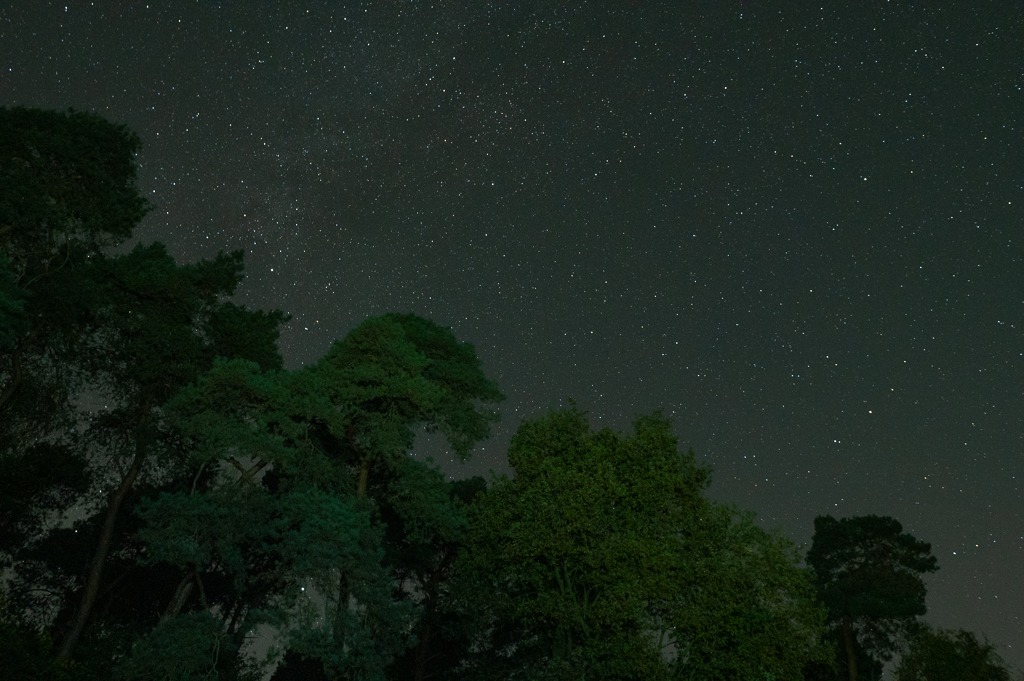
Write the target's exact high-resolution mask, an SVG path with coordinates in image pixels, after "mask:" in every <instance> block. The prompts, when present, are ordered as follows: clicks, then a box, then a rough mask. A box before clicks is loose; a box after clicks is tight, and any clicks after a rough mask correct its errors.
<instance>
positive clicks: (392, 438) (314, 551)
mask: <svg viewBox="0 0 1024 681" xmlns="http://www.w3.org/2000/svg"><path fill="white" fill-rule="evenodd" d="M500 397H501V394H500V392H498V390H497V388H496V387H495V386H494V384H493V383H492V382H490V381H489V380H488V379H487V378H486V377H485V376H484V375H483V373H482V371H481V369H480V363H479V360H478V359H477V357H476V354H475V351H474V350H473V348H472V346H470V345H468V344H465V343H460V342H459V341H457V340H456V339H455V337H454V336H453V335H452V333H451V332H450V331H449V330H447V329H444V328H442V327H439V326H437V325H436V324H434V323H433V322H430V321H428V320H425V319H422V318H419V317H415V316H413V315H387V316H385V317H379V318H372V319H370V320H367V321H366V322H364V323H363V324H361V325H360V326H359V327H357V328H356V329H355V330H353V331H352V332H351V333H350V334H349V335H348V336H346V338H344V339H343V340H341V341H339V342H338V343H336V344H335V345H334V346H333V347H332V348H331V350H330V352H329V353H328V354H327V355H326V356H325V358H324V359H323V360H321V361H320V362H318V363H317V364H316V365H314V366H313V367H310V368H307V369H300V370H298V371H295V372H284V371H280V370H274V371H264V370H262V368H261V367H259V366H257V365H255V364H253V363H251V362H244V361H238V360H222V361H219V362H217V363H216V364H215V366H214V367H213V369H212V370H210V371H209V372H208V373H206V374H205V375H204V376H202V377H200V379H199V380H198V381H196V382H195V383H194V384H193V385H191V386H190V387H188V388H186V389H184V390H182V391H181V392H180V393H179V394H178V395H177V396H176V397H175V398H174V399H173V400H172V401H171V403H170V404H169V405H168V408H167V413H168V416H169V418H171V420H172V422H173V424H174V429H175V431H176V432H177V433H178V434H180V435H181V436H182V437H183V438H184V439H185V440H186V442H187V446H186V450H187V455H186V456H187V460H188V461H189V462H190V463H189V464H188V466H189V469H190V470H193V471H195V478H194V480H195V481H194V482H193V483H192V484H191V485H189V486H187V487H181V488H179V489H176V490H173V491H168V492H165V493H164V494H162V495H160V497H158V498H157V499H155V500H153V501H151V502H147V503H146V504H145V505H144V506H143V508H142V510H141V516H142V518H143V521H144V523H145V525H144V527H143V529H142V530H141V531H140V535H139V536H140V537H141V538H142V539H143V540H144V543H145V546H146V547H147V548H146V554H145V555H146V560H147V561H151V562H154V563H164V564H172V565H174V566H175V567H176V568H177V569H179V570H180V571H181V572H182V580H181V583H180V585H179V589H178V590H176V595H175V596H174V597H173V598H172V599H171V603H172V605H171V606H170V607H169V608H168V610H167V613H168V614H169V615H171V616H177V615H178V614H179V613H180V614H181V615H186V614H188V613H189V612H194V611H206V612H216V613H218V617H221V618H222V619H223V620H224V622H223V629H224V630H225V631H227V632H229V634H232V635H233V634H235V633H238V632H244V631H246V630H249V629H251V628H252V627H254V626H257V625H259V624H261V623H270V624H273V625H274V626H275V627H276V628H278V629H279V630H280V631H281V632H282V635H283V637H284V645H285V648H286V649H287V652H288V653H289V654H288V655H287V656H286V660H287V664H302V665H305V666H307V667H308V666H309V665H311V664H312V665H313V666H317V665H319V667H320V669H321V670H322V671H323V672H324V673H325V674H326V675H327V676H328V677H329V678H359V679H378V678H383V675H384V673H385V670H386V668H387V667H388V665H389V664H391V663H392V661H393V660H394V659H395V657H396V656H397V655H398V654H399V653H401V652H402V651H404V650H405V649H406V648H407V647H409V645H410V643H411V639H410V635H411V633H412V632H413V631H422V630H423V627H421V626H419V625H418V623H417V621H416V616H417V614H418V613H419V612H421V611H422V610H423V609H424V607H426V600H427V598H428V597H429V594H430V592H431V590H432V589H436V586H435V585H434V584H432V583H431V578H432V576H435V575H438V574H440V573H441V572H443V571H444V561H445V558H444V544H445V543H446V542H453V541H456V540H457V537H458V536H459V535H460V533H461V532H462V531H463V529H464V526H465V515H464V512H463V511H462V510H461V508H460V507H459V505H458V504H456V503H454V501H453V498H452V495H451V494H450V492H449V490H448V489H447V486H446V485H445V483H444V480H443V477H442V476H441V475H440V474H439V473H437V472H436V471H434V470H433V469H431V468H429V467H428V466H427V465H426V464H424V463H422V462H419V461H416V460H414V459H412V458H410V456H409V453H410V448H411V446H412V444H413V438H414V434H415V432H416V431H417V430H419V429H426V430H432V429H436V430H439V431H441V432H442V433H443V434H444V435H445V438H446V440H447V441H448V443H449V444H450V446H451V447H452V449H453V450H454V451H455V452H456V453H457V454H460V455H466V454H468V450H469V448H470V447H471V445H472V444H473V442H475V440H477V439H479V438H480V437H483V436H485V435H486V434H487V433H488V430H489V424H490V422H491V421H493V419H494V415H493V414H492V413H491V412H489V411H485V410H484V409H482V408H481V407H480V405H479V403H481V402H493V401H496V400H497V399H499V398H500ZM304 528H308V529H304ZM317 528H319V529H317ZM439 571H440V572H439ZM215 582H216V583H220V584H223V585H224V588H223V589H222V590H221V593H220V595H219V596H218V598H219V600H216V601H215V600H214V599H213V598H212V597H211V593H212V592H211V589H210V588H209V584H211V583H215ZM199 584H203V585H204V588H202V589H200V588H199V586H198V585H199ZM413 584H418V585H419V586H421V587H423V589H422V590H417V589H416V588H413V587H412V585H413ZM303 587H308V588H309V589H310V591H311V592H312V593H315V594H316V596H315V597H313V598H312V599H311V598H310V594H308V593H304V592H303V590H302V589H303ZM204 592H205V593H206V598H205V600H204V599H203V598H202V596H203V593H204ZM412 592H415V593H416V595H413V593H412ZM140 664H141V663H140ZM285 673H286V671H285V670H282V671H281V675H284V674H285Z"/></svg>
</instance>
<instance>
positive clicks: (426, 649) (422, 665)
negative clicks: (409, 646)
mask: <svg viewBox="0 0 1024 681" xmlns="http://www.w3.org/2000/svg"><path fill="white" fill-rule="evenodd" d="M431 633H432V631H431V628H430V622H426V623H424V625H423V631H422V632H421V633H420V640H419V642H418V643H417V644H416V658H415V667H414V669H413V677H412V678H413V681H424V680H425V679H426V678H427V662H428V661H429V660H430V635H431Z"/></svg>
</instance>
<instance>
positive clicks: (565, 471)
mask: <svg viewBox="0 0 1024 681" xmlns="http://www.w3.org/2000/svg"><path fill="white" fill-rule="evenodd" d="M509 461H510V463H511V464H512V467H513V468H514V469H515V472H516V477H515V478H514V479H511V480H500V481H498V482H497V483H496V484H495V485H494V486H493V487H492V489H491V490H490V491H488V493H487V494H486V495H485V496H484V498H483V500H482V502H481V506H480V510H479V514H478V515H477V516H476V517H475V519H474V521H473V523H472V525H471V539H470V542H469V549H468V551H467V552H466V553H465V555H464V556H463V558H462V560H461V565H460V573H461V574H462V580H463V582H462V585H461V588H462V590H463V597H464V598H465V599H467V602H466V605H465V607H466V608H467V610H472V609H473V608H476V609H477V611H478V612H477V616H478V620H477V625H476V630H477V631H478V632H479V633H478V636H477V640H476V641H475V642H474V644H473V648H475V649H476V650H478V651H479V653H477V654H476V655H471V658H470V661H469V666H470V668H471V669H472V670H473V671H474V673H475V674H476V676H474V677H472V678H481V679H484V678H488V679H489V678H524V679H535V678H536V679H541V678H551V679H579V678H584V677H585V678H602V679H659V678H662V679H668V678H694V679H697V678H706V679H711V678H759V677H762V676H764V675H767V674H776V675H779V676H780V677H782V678H785V677H787V675H789V676H791V675H792V674H793V673H799V670H800V668H801V666H802V664H803V662H804V661H805V660H806V659H807V658H808V657H812V656H813V654H814V653H813V651H814V650H815V647H816V644H817V640H818V638H819V635H820V620H821V616H820V613H818V612H817V611H816V608H815V607H814V604H813V599H812V598H811V594H810V589H811V587H810V583H809V580H808V577H807V576H806V575H804V574H803V573H801V571H800V570H799V568H797V566H796V560H795V559H796V557H795V555H794V552H793V550H792V547H788V546H786V545H785V544H784V542H782V541H781V540H779V539H778V538H777V537H774V536H770V535H766V534H764V533H762V532H761V531H759V530H757V529H756V528H754V527H753V525H751V524H750V522H749V520H744V519H740V520H739V521H738V522H734V516H733V514H732V512H731V511H729V509H726V508H724V507H721V506H718V505H716V504H714V503H712V502H711V501H709V500H708V499H706V498H705V497H704V495H703V492H704V488H705V486H706V485H707V482H708V471H707V470H706V469H704V468H702V467H700V466H698V465H697V464H696V463H695V461H694V458H693V454H692V453H682V452H680V451H679V450H678V448H677V441H676V438H675V437H674V436H673V435H672V433H671V427H670V424H669V423H668V422H667V421H666V420H665V419H663V418H661V417H659V416H650V417H644V418H641V419H638V420H637V421H636V423H635V424H634V429H633V433H632V435H631V436H628V437H627V436H621V435H618V434H616V433H613V432H612V431H609V430H602V431H598V432H591V431H590V428H589V425H588V424H587V420H586V417H585V415H584V414H582V413H581V412H579V411H577V410H575V409H568V410H563V411H556V412H553V413H551V414H549V415H547V416H546V417H543V418H540V419H538V420H535V421H529V422H526V423H524V424H523V425H522V426H521V427H520V429H519V431H518V432H517V434H516V436H515V437H514V439H513V441H512V445H511V448H510V450H509ZM766 559H767V560H766ZM754 565H756V566H757V568H758V569H757V570H752V569H751V568H752V566H754ZM482 604H487V605H486V606H483V605H482ZM703 632H710V633H707V634H704V633H703Z"/></svg>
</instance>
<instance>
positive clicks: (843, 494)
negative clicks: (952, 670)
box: [0, 0, 1024, 668]
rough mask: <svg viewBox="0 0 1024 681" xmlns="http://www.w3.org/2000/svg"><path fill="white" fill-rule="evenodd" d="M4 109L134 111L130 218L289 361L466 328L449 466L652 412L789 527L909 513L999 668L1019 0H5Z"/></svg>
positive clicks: (1021, 307)
mask: <svg viewBox="0 0 1024 681" xmlns="http://www.w3.org/2000/svg"><path fill="white" fill-rule="evenodd" d="M818 5H824V6H825V8H824V9H822V8H821V7H819V6H818ZM0 105H25V106H38V107H47V108H66V107H69V106H70V107H74V108H76V109H81V110H88V111H94V112H97V113H99V114H102V115H104V116H106V117H108V118H110V119H112V120H115V121H118V122H123V123H126V124H128V125H129V126H130V127H131V128H133V129H134V130H135V131H136V132H138V134H139V135H140V136H141V138H142V140H143V145H144V147H143V151H142V153H141V155H140V157H139V162H140V164H141V171H140V185H141V187H142V189H143V190H144V192H145V194H146V195H147V196H148V197H149V198H150V199H151V200H152V201H153V203H154V204H155V206H156V209H155V210H154V211H153V212H152V214H151V215H150V216H149V217H148V218H147V219H146V220H145V222H144V223H143V225H142V227H141V228H140V229H139V231H138V233H137V236H138V237H139V238H140V239H141V240H143V241H151V240H160V241H163V242H165V243H167V244H168V246H169V247H170V250H171V252H172V253H173V254H174V255H175V256H176V257H178V258H179V259H181V260H184V261H189V260H194V259H196V258H199V257H205V256H212V255H214V254H215V253H216V252H217V251H218V250H233V249H243V250H244V251H245V252H246V270H247V274H248V277H247V280H246V282H245V283H244V284H243V286H242V288H241V290H240V297H241V299H242V300H243V301H244V302H245V303H246V304H249V305H251V306H256V307H263V308H269V307H276V308H280V309H283V310H285V311H287V312H289V313H291V314H292V315H293V316H294V318H293V320H292V321H291V322H290V324H289V325H288V327H287V329H286V330H285V331H284V334H283V337H282V349H283V352H284V354H285V357H286V362H287V364H288V365H289V366H292V367H295V366H299V365H301V364H304V363H308V362H311V361H314V360H316V359H317V358H318V357H320V356H321V355H322V354H323V353H324V352H325V351H326V350H327V348H328V347H329V345H330V344H331V342H332V341H334V340H335V339H337V338H340V337H342V336H344V335H345V334H346V333H347V332H348V331H349V330H350V329H351V328H352V327H354V326H355V325H356V324H357V323H359V322H360V321H362V320H363V319H365V318H366V317H368V316H370V315H376V314H381V313H385V312H389V311H397V312H406V311H411V312H416V313H418V314H421V315H424V316H427V317H429V318H431V319H433V320H435V321H437V322H439V323H441V324H442V325H445V326H450V327H451V328H452V329H453V330H454V332H455V333H456V335H457V336H458V337H459V338H461V339H464V340H468V341H470V342H472V343H473V344H474V345H475V346H476V349H477V352H478V353H479V354H480V356H481V357H482V359H483V361H484V363H485V366H486V369H487V371H488V373H489V374H490V375H491V376H492V377H493V378H494V379H495V380H497V381H498V382H499V383H500V385H501V386H502V389H503V390H504V391H505V392H506V394H507V395H508V400H507V401H506V402H505V403H504V404H503V405H502V414H503V421H502V423H501V425H500V426H499V429H498V432H497V433H496V436H495V437H494V438H493V439H492V440H491V441H489V442H488V443H486V444H485V445H484V446H482V447H481V448H480V449H479V450H478V452H477V453H476V455H475V458H474V460H473V462H472V463H470V464H467V465H465V466H462V467H457V466H450V465H449V466H448V468H449V470H450V471H451V473H452V474H454V475H464V474H472V473H478V472H484V471H486V470H488V469H492V468H493V469H496V470H502V471H504V470H507V463H506V462H505V458H504V450H505V446H506V445H507V442H508V438H509V437H510V436H511V434H512V432H514V430H515V428H516V427H517V425H518V424H519V423H520V421H521V420H522V419H523V418H525V417H532V416H537V415H539V414H541V413H543V412H544V411H545V410H547V409H549V408H552V407H555V406H558V405H562V404H565V403H566V400H567V398H574V399H575V400H576V401H577V403H578V404H579V406H580V407H581V408H583V409H585V410H587V411H588V412H589V413H590V415H591V417H592V420H593V422H594V424H595V426H604V425H607V426H611V427H614V428H626V427H628V426H629V424H630V422H631V421H632V419H633V417H634V416H635V415H637V414H640V413H646V412H650V411H652V410H655V409H661V410H663V411H664V413H666V414H667V415H669V416H671V417H672V419H673V422H674V423H675V425H676V429H677V431H678V433H679V434H680V437H681V439H682V442H683V443H684V444H685V445H686V446H692V447H693V448H694V449H695V450H696V452H697V454H698V457H699V458H700V459H702V460H703V461H705V462H707V463H708V464H710V465H711V466H712V467H713V469H714V483H713V487H712V494H713V495H714V496H715V497H716V498H719V499H722V500H726V501H730V502H734V503H736V504H738V505H740V506H742V507H745V508H749V509H751V510H754V511H756V512H757V513H758V514H759V518H760V519H761V521H762V522H763V524H764V525H765V526H768V527H776V528H779V529H781V530H782V531H784V532H785V533H786V534H788V535H789V536H791V537H792V538H793V539H794V540H795V541H797V542H800V543H808V542H809V541H810V537H811V533H812V522H813V519H814V517H815V516H816V515H819V514H832V515H835V516H849V515H861V514H868V513H876V514H881V515H892V516H894V517H896V518H897V519H899V520H900V521H901V522H902V523H903V524H904V527H905V529H906V530H907V531H909V532H911V533H912V534H914V535H915V536H917V537H918V538H920V539H923V540H926V541H930V542H931V543H932V546H933V552H934V553H935V555H936V556H937V557H938V559H939V566H940V570H939V572H938V573H936V574H935V575H934V576H932V577H930V578H929V582H928V583H929V605H930V614H929V620H930V621H932V622H933V623H935V624H938V625H940V626H945V627H963V628H967V629H971V630H973V631H975V632H979V633H984V634H986V635H987V636H988V638H989V639H990V640H991V641H992V642H994V643H996V644H998V645H999V646H1000V651H1001V653H1002V654H1003V656H1004V657H1005V659H1006V660H1007V661H1009V662H1011V663H1012V664H1014V665H1015V666H1017V667H1018V668H1022V667H1024V569H1022V566H1024V504H1021V492H1022V488H1024V394H1022V393H1024V391H1022V386H1024V5H1021V3H1019V2H1015V1H1011V0H1005V1H1002V2H986V1H984V0H972V1H971V2H952V1H950V2H909V1H904V2H896V1H892V2H886V3H874V2H845V1H844V2H831V1H830V2H821V3H816V4H810V3H805V2H802V1H799V0H786V1H785V2H782V1H779V2H767V1H759V0H748V1H746V2H742V1H739V0H714V1H712V0H707V1H700V2H684V1H683V0H665V1H663V2H644V1H633V2H626V1H621V2H620V1H613V0H607V1H605V2H593V3H580V2H567V3H562V2H553V1H552V0H535V1H534V2H521V3H520V2H504V1H502V2H498V1H495V2H484V1H483V0H478V1H474V2H454V1H452V2H435V3H430V2H410V1H405V2H399V1H391V2H383V1H381V2H318V3H313V2H309V3H300V2H291V3H283V2H282V3H257V2H241V1H238V2H212V1H211V2H173V1H167V0H154V1H153V2H150V3H149V4H148V5H147V4H146V3H143V2H128V1H127V0H123V1H112V0H111V1H107V2H95V3H92V2H78V1H74V2H69V3H68V4H67V5H65V4H61V3H54V2H48V1H43V0H20V1H19V0H14V1H11V2H5V3H3V8H0ZM435 455H436V456H437V458H439V459H441V460H446V459H447V457H446V456H445V455H443V454H441V453H435Z"/></svg>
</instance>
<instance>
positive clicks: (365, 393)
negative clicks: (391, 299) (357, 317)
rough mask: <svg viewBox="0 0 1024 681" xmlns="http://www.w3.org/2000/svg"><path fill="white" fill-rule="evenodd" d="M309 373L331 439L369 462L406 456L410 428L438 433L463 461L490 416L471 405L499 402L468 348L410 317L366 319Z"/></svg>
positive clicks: (445, 331) (428, 323)
mask: <svg viewBox="0 0 1024 681" xmlns="http://www.w3.org/2000/svg"><path fill="white" fill-rule="evenodd" d="M313 371H314V372H315V373H317V374H319V376H318V378H319V380H320V382H321V385H322V386H323V388H324V390H325V393H326V397H327V399H328V400H329V402H330V404H331V405H332V406H333V407H334V408H335V410H336V411H337V412H338V418H337V419H334V420H332V421H331V431H332V434H333V435H334V436H335V437H337V438H339V440H341V441H342V442H346V443H347V444H349V445H351V446H354V447H355V448H356V449H357V450H358V452H359V453H360V455H361V456H368V457H372V458H379V457H384V458H389V457H394V456H397V455H400V454H404V453H405V452H407V451H408V450H409V448H410V447H411V446H412V442H413V438H414V435H415V431H414V428H415V427H423V428H426V429H427V430H428V431H432V430H439V431H440V432H441V433H443V434H444V436H445V437H446V439H447V440H448V442H449V443H450V445H451V447H452V449H453V450H454V452H455V453H456V454H457V455H458V456H460V457H465V456H466V455H468V453H469V449H470V448H471V447H472V445H473V444H474V443H475V442H477V441H478V440H480V439H482V438H484V437H486V436H487V435H488V433H489V432H490V424H491V423H493V422H494V421H496V420H497V418H498V416H497V413H495V412H493V411H489V410H485V409H482V408H480V406H479V405H480V404H486V403H494V402H498V401H500V400H501V399H503V396H502V394H501V392H500V391H499V390H498V388H497V386H496V385H495V384H494V383H493V382H492V381H490V380H489V379H488V378H487V377H486V376H485V375H484V374H483V372H482V370H481V368H480V360H479V359H478V358H477V356H476V352H475V351H474V350H473V346H471V345H469V344H468V343H462V342H459V341H458V340H457V339H456V338H455V336H454V335H453V334H452V332H451V331H449V330H448V329H445V328H442V327H440V326H438V325H436V324H434V323H433V322H431V321H429V320H426V319H423V318H421V317H417V316H415V315H399V314H389V315H384V316H382V317H373V318H370V319H368V320H366V321H365V322H363V323H362V324H360V325H359V326H358V327H356V328H355V329H354V330H353V331H352V332H351V333H349V334H348V335H347V336H346V337H345V338H344V339H343V340H341V341H339V342H338V343H335V344H334V346H333V347H332V348H331V349H330V351H328V353H327V354H326V355H325V356H324V358H323V359H322V360H320V362H318V363H317V365H316V366H315V367H314V368H313Z"/></svg>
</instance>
